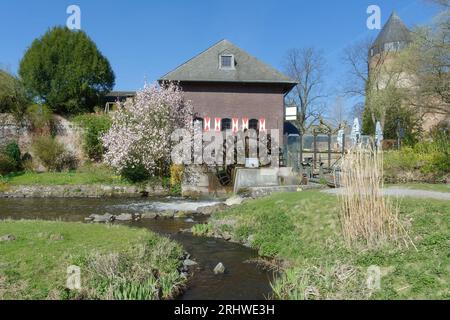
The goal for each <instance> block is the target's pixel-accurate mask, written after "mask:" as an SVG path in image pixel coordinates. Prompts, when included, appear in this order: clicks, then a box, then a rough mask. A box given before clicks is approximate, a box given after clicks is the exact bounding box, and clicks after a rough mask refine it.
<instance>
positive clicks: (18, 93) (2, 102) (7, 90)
mask: <svg viewBox="0 0 450 320" xmlns="http://www.w3.org/2000/svg"><path fill="white" fill-rule="evenodd" d="M28 104H29V99H28V97H27V95H26V93H25V89H24V88H23V85H22V82H21V81H20V80H19V79H17V78H16V77H14V76H12V75H11V74H9V73H8V72H5V71H3V70H0V113H5V112H8V113H12V114H13V115H14V116H15V117H16V119H22V117H23V114H24V113H25V110H26V108H27V106H28Z"/></svg>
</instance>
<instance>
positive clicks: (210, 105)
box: [181, 83, 286, 136]
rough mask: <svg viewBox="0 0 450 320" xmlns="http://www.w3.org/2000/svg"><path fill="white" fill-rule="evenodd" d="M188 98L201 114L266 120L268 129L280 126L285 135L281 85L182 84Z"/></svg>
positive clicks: (284, 90) (212, 121) (213, 116)
mask: <svg viewBox="0 0 450 320" xmlns="http://www.w3.org/2000/svg"><path fill="white" fill-rule="evenodd" d="M181 87H182V89H183V91H184V94H185V98H186V99H188V100H191V102H192V105H193V106H194V112H195V114H196V116H197V117H199V118H205V117H209V118H211V129H214V119H215V118H221V119H224V118H228V119H233V118H238V119H239V130H241V129H242V119H244V118H248V119H256V120H260V119H265V122H266V123H265V124H266V129H267V130H270V129H278V130H280V135H281V136H282V134H283V132H282V131H283V123H284V117H285V115H284V112H285V111H284V110H285V108H284V93H285V92H286V88H285V87H284V86H283V85H280V84H243V83H181Z"/></svg>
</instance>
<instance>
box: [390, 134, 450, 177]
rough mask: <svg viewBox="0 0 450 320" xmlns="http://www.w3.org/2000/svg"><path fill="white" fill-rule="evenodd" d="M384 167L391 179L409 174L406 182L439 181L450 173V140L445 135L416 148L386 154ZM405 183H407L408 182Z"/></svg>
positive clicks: (436, 136)
mask: <svg viewBox="0 0 450 320" xmlns="http://www.w3.org/2000/svg"><path fill="white" fill-rule="evenodd" d="M384 167H385V172H386V176H387V177H388V178H389V179H394V180H395V178H396V177H399V176H402V175H405V174H407V177H406V178H402V179H400V180H402V181H403V180H406V181H421V180H427V181H431V182H434V181H437V180H440V179H441V178H442V177H443V176H445V175H446V174H448V173H450V140H449V139H448V138H447V136H446V135H445V134H444V133H443V134H439V135H435V136H434V140H432V141H421V142H419V143H417V144H416V145H415V146H414V147H404V148H402V149H401V150H400V151H390V152H386V153H385V157H384ZM406 181H405V182H406Z"/></svg>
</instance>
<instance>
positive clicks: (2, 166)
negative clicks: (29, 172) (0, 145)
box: [0, 153, 16, 176]
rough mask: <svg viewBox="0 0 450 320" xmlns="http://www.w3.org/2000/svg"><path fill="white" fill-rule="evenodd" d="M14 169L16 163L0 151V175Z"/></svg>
mask: <svg viewBox="0 0 450 320" xmlns="http://www.w3.org/2000/svg"><path fill="white" fill-rule="evenodd" d="M15 170H16V164H15V162H14V160H13V159H11V158H10V157H8V156H7V155H5V154H1V153H0V175H2V176H4V175H7V174H9V173H12V172H14V171H15Z"/></svg>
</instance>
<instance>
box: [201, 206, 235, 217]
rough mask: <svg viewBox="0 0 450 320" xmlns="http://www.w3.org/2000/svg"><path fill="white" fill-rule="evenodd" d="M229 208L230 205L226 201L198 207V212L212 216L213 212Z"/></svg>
mask: <svg viewBox="0 0 450 320" xmlns="http://www.w3.org/2000/svg"><path fill="white" fill-rule="evenodd" d="M227 208H228V206H227V205H226V204H225V203H218V204H215V205H212V206H206V207H200V208H198V209H197V213H199V214H203V215H205V216H210V215H212V214H213V213H216V212H219V211H223V210H225V209H227Z"/></svg>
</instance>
